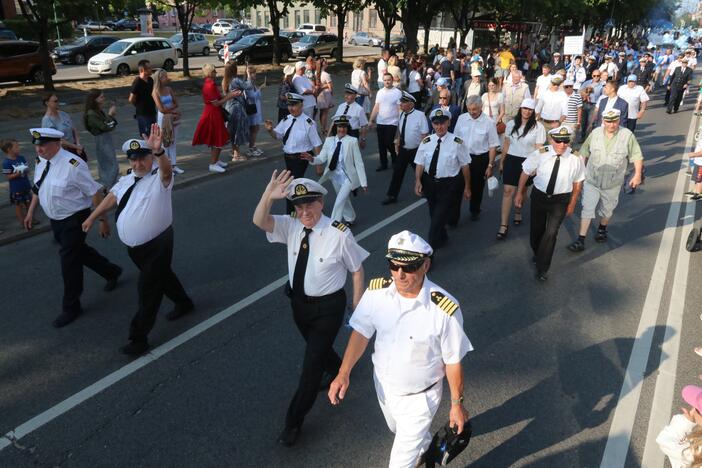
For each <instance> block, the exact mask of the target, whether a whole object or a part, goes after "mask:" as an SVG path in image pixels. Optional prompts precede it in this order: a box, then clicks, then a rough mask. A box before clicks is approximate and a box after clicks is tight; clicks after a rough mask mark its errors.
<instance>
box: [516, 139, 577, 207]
mask: <svg viewBox="0 0 702 468" xmlns="http://www.w3.org/2000/svg"><path fill="white" fill-rule="evenodd" d="M555 163H556V152H555V151H554V150H553V148H552V147H551V146H544V147H543V148H542V149H540V150H536V151H534V152H533V153H531V154H530V155H529V156H528V157H527V158H526V160H525V161H524V162H523V163H522V170H524V172H526V173H527V174H529V175H534V187H536V188H537V189H538V190H540V191H542V192H544V193H545V192H546V189H547V188H548V183H549V181H550V180H551V172H552V171H553V165H554V164H555ZM583 180H585V162H584V161H583V158H582V157H581V156H578V155H575V154H573V153H572V152H571V149H570V148H568V149H567V150H566V152H565V153H563V154H562V155H561V164H560V166H559V169H558V176H557V178H556V186H555V187H554V191H553V194H554V195H559V194H562V193H570V192H572V191H573V184H574V183H576V182H582V181H583Z"/></svg>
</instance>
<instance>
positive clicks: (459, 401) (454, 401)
mask: <svg viewBox="0 0 702 468" xmlns="http://www.w3.org/2000/svg"><path fill="white" fill-rule="evenodd" d="M451 404H452V405H462V404H463V395H461V396H460V397H458V398H451Z"/></svg>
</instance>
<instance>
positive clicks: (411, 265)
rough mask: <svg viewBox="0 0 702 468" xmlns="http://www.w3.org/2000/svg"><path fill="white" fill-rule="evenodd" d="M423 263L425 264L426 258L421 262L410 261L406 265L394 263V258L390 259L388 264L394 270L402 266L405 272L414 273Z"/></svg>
mask: <svg viewBox="0 0 702 468" xmlns="http://www.w3.org/2000/svg"><path fill="white" fill-rule="evenodd" d="M422 265H424V260H422V261H421V262H414V263H408V264H406V265H398V264H397V263H394V262H393V261H392V260H390V259H388V266H389V267H390V269H391V270H392V271H398V270H399V269H400V268H402V271H404V272H405V273H414V272H416V271H417V270H419V269H420V268H421V267H422Z"/></svg>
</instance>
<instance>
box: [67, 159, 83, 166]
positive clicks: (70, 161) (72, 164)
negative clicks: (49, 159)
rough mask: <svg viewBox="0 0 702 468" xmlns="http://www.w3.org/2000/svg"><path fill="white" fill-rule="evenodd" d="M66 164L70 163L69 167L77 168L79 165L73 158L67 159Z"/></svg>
mask: <svg viewBox="0 0 702 468" xmlns="http://www.w3.org/2000/svg"><path fill="white" fill-rule="evenodd" d="M68 162H69V163H71V166H73V167H78V166H79V165H80V163H79V162H78V160H77V159H75V158H71V159H69V160H68Z"/></svg>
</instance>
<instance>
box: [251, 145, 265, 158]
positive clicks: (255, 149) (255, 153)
mask: <svg viewBox="0 0 702 468" xmlns="http://www.w3.org/2000/svg"><path fill="white" fill-rule="evenodd" d="M249 154H250V155H252V156H261V155H263V151H261V150H260V149H258V147H256V146H253V147H251V148H249Z"/></svg>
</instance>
